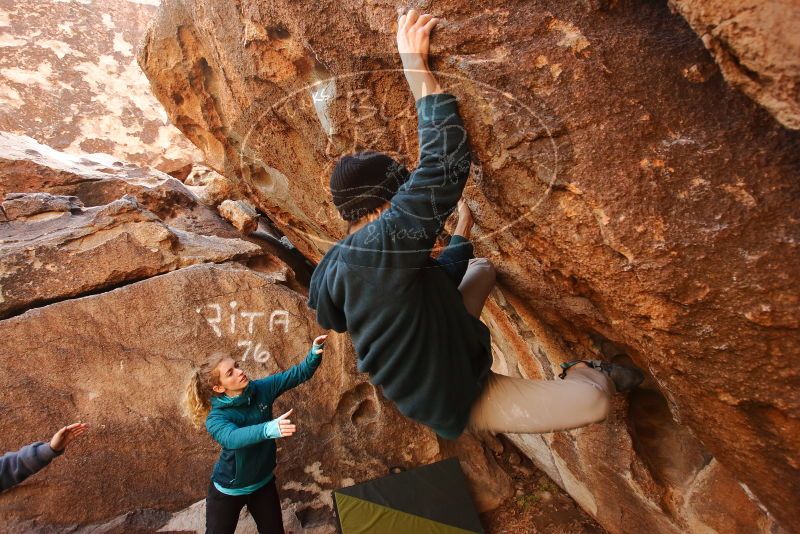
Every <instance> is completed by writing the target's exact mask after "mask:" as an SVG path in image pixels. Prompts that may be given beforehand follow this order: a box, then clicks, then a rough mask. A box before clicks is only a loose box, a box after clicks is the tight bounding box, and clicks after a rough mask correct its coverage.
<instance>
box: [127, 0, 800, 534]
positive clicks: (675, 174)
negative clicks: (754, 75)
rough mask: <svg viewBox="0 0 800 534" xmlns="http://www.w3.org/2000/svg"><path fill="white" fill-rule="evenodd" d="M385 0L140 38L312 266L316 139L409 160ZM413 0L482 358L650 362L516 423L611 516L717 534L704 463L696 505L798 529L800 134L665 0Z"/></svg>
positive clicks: (525, 366)
mask: <svg viewBox="0 0 800 534" xmlns="http://www.w3.org/2000/svg"><path fill="white" fill-rule="evenodd" d="M395 7H396V6H395V5H394V4H393V3H389V2H379V3H373V4H370V5H369V6H367V7H365V6H363V5H362V4H361V3H352V2H344V3H341V4H337V5H336V6H334V5H329V4H318V3H309V2H284V1H277V2H266V1H257V0H251V1H247V2H242V3H240V4H238V5H232V4H230V3H228V2H218V1H214V0H206V1H203V2H196V3H194V2H193V3H189V2H180V1H176V2H171V3H170V4H168V5H165V6H163V7H162V8H161V10H160V11H159V13H158V15H157V18H156V19H155V21H154V24H153V26H152V27H151V28H150V30H149V31H148V33H147V36H146V41H145V45H144V46H143V48H142V50H141V52H140V58H139V59H140V63H141V64H142V66H143V69H144V70H145V72H146V73H147V75H148V77H149V78H150V79H151V82H152V84H153V87H154V93H155V94H156V96H157V97H158V98H159V100H160V101H161V102H162V103H163V104H164V105H165V107H166V108H167V110H168V112H169V114H170V116H171V117H172V119H173V121H174V122H175V124H176V125H177V126H178V127H179V128H181V129H182V130H183V131H184V132H185V133H186V134H187V136H188V137H189V138H190V139H191V140H192V141H193V142H194V143H195V144H196V145H197V146H198V147H200V148H201V149H202V150H203V152H204V154H205V155H206V161H207V162H208V163H209V164H210V165H211V166H212V167H214V168H215V169H216V170H218V171H220V172H222V173H223V174H225V175H226V176H228V177H229V178H231V179H238V180H239V181H240V183H241V186H242V189H243V190H245V192H246V194H247V195H248V197H249V198H250V199H251V200H252V201H253V203H254V204H255V205H256V206H257V207H258V208H259V209H260V210H261V211H263V212H264V213H267V214H269V215H270V217H272V218H273V219H274V220H275V221H276V222H277V223H278V224H279V225H281V228H282V230H284V231H285V232H286V233H287V235H289V236H290V238H291V239H292V241H293V242H294V243H295V244H296V245H297V246H298V247H299V248H301V249H302V250H303V251H304V252H305V253H306V254H308V255H309V256H311V257H313V258H318V257H319V256H320V255H321V254H322V252H323V251H324V250H325V249H326V248H327V246H328V244H329V243H330V242H331V241H333V240H335V239H337V238H338V237H340V236H341V235H342V232H343V225H342V224H341V223H340V222H339V221H337V219H336V217H335V211H334V210H333V206H332V205H331V204H330V202H329V196H328V194H327V192H326V191H325V185H326V183H327V176H328V172H329V170H330V167H331V165H332V162H333V161H334V159H335V157H336V156H338V155H339V154H341V153H343V152H347V151H349V150H353V149H356V148H373V149H378V150H383V151H388V152H391V153H395V154H398V155H399V156H400V157H402V158H404V161H405V162H407V163H408V164H409V165H413V163H414V158H415V155H416V146H415V142H414V139H415V135H414V128H415V120H414V110H413V106H412V104H413V102H412V101H411V97H410V95H409V94H408V91H407V90H406V89H405V87H404V82H403V80H402V77H401V76H400V75H399V74H398V73H397V72H394V71H392V70H381V69H397V68H399V66H400V63H399V61H398V60H397V58H396V57H395V56H394V50H393V48H394V39H393V28H392V24H391V22H390V21H391V20H392V19H393V18H394V16H395ZM435 9H436V12H437V15H438V16H440V17H441V18H442V23H441V24H440V29H439V30H438V31H437V35H436V36H435V38H434V40H433V45H432V46H433V51H434V52H435V53H437V54H439V55H440V57H439V58H438V59H436V60H435V61H434V62H433V66H434V68H435V69H437V70H438V71H439V78H440V80H442V81H443V82H444V83H445V85H446V86H448V87H449V88H450V90H451V91H453V92H454V93H456V94H457V95H458V96H459V98H460V100H461V102H462V104H461V110H462V113H463V115H464V117H465V121H466V124H467V127H468V129H469V131H470V134H471V143H472V146H473V148H474V152H475V156H476V159H477V165H476V166H475V171H476V172H475V176H474V179H473V180H472V181H471V183H470V184H469V186H468V188H467V192H466V196H467V198H468V199H469V201H470V203H471V204H472V206H473V208H474V211H475V213H476V220H477V224H478V226H479V230H478V231H477V232H476V240H477V249H478V252H479V253H480V254H482V255H486V256H488V257H490V258H491V259H493V260H494V262H495V264H496V265H497V267H498V269H499V271H500V286H501V289H500V290H499V291H498V295H497V298H496V299H495V302H494V303H493V304H492V306H491V309H490V311H489V312H488V313H487V315H486V317H485V318H486V320H487V321H489V322H490V323H491V324H492V329H493V332H494V339H495V343H496V345H497V347H496V348H497V351H496V356H497V362H496V366H497V369H499V370H501V371H504V372H508V373H510V374H515V373H519V374H522V375H525V376H540V377H542V378H548V379H550V378H553V377H554V374H555V373H556V371H555V369H556V367H557V364H558V363H559V362H560V361H563V360H565V359H572V358H574V357H576V356H584V357H585V356H594V355H597V354H602V355H604V356H606V357H611V356H614V355H616V354H617V353H618V352H625V353H627V354H628V355H629V356H630V357H631V358H632V359H633V360H634V361H636V362H637V363H638V364H639V365H641V366H642V367H644V368H645V369H647V370H648V372H649V374H650V382H649V383H650V385H649V387H648V388H646V389H645V390H643V393H641V395H640V396H641V398H637V397H632V398H631V399H630V401H631V402H630V404H628V403H627V402H626V400H624V399H619V400H618V401H617V406H616V409H615V412H614V416H613V417H612V418H611V419H610V421H609V422H608V423H606V424H604V425H601V426H597V427H592V428H587V429H584V430H581V431H578V432H572V433H559V434H554V435H548V436H542V437H540V436H519V437H516V438H515V439H516V440H517V441H518V442H519V443H520V444H521V446H525V447H526V450H527V452H528V454H530V456H531V457H533V458H535V459H536V460H537V463H538V464H539V465H540V466H541V467H542V468H543V469H544V470H545V471H547V472H548V474H550V475H551V476H552V477H553V478H554V480H557V481H559V483H560V484H561V485H562V486H563V487H565V488H567V490H568V491H569V492H570V494H571V495H573V497H575V498H576V500H577V501H578V502H579V503H580V504H581V505H582V506H583V507H584V509H586V510H587V511H589V512H590V513H592V514H593V515H595V517H597V518H598V519H599V520H600V522H601V523H602V524H603V525H604V526H605V527H606V528H608V529H609V530H612V531H614V532H634V531H637V532H639V531H653V532H682V531H685V530H686V529H689V528H700V527H699V526H698V525H700V524H701V523H702V524H703V525H706V526H707V527H708V528H709V529H719V528H722V527H720V526H719V525H720V523H719V522H718V521H716V520H715V519H712V518H711V517H710V516H709V515H708V514H707V513H706V514H704V513H702V512H701V510H700V509H699V508H698V506H700V503H702V502H703V501H704V500H705V501H706V502H709V501H710V500H712V498H711V495H710V493H713V491H714V489H713V488H712V487H710V486H709V484H708V483H707V480H708V478H709V477H710V475H709V474H708V471H707V469H708V466H709V465H711V464H709V461H711V458H714V460H713V461H714V462H717V463H718V464H719V465H721V466H723V467H724V470H725V471H724V473H726V474H724V475H719V476H724V477H727V476H729V477H730V478H729V479H728V481H727V482H724V483H722V482H720V483H719V484H720V485H724V487H726V488H739V489H736V490H735V491H733V492H732V493H725V495H726V496H724V497H723V496H717V495H715V496H714V498H715V499H719V504H718V505H719V510H729V511H730V513H728V512H720V513H723V514H727V515H729V516H730V517H740V516H738V515H737V514H738V513H739V512H740V511H742V513H743V514H744V515H745V516H747V517H750V518H754V517H760V518H761V519H759V521H758V522H757V524H750V525H747V526H746V527H745V526H742V523H740V522H738V521H732V522H731V523H729V526H730V525H733V527H731V528H739V529H740V531H741V532H752V531H754V530H755V531H759V530H761V531H768V530H769V529H770V528H773V527H772V526H770V524H771V521H772V520H771V519H770V517H769V516H767V515H764V513H763V512H761V511H760V510H759V506H760V505H759V502H760V504H761V505H763V506H764V507H765V509H767V510H769V513H770V514H772V516H774V517H775V518H776V519H777V520H778V521H779V522H780V523H781V524H782V525H783V527H784V528H787V529H788V528H791V527H792V525H797V524H800V515H798V514H800V512H798V508H797V507H796V506H794V497H793V496H794V495H797V494H798V493H800V465H798V463H797V460H796V458H798V457H800V448H798V447H800V397H799V395H800V393H798V392H800V387H798V386H799V385H800V384H799V383H798V380H799V379H798V367H797V365H796V362H795V361H793V360H794V358H795V355H796V354H797V352H798V349H799V348H800V340H798V328H799V327H800V324H799V323H798V320H797V317H798V303H800V287H798V283H799V282H798V280H800V277H798V276H797V274H798V271H797V265H798V261H797V260H798V254H797V241H798V239H800V235H798V234H800V231H799V230H800V229H799V228H798V223H797V219H796V213H797V208H798V206H797V199H798V198H799V197H800V185H798V183H800V182H798V175H800V149H799V148H800V143H799V142H798V135H797V134H796V133H794V132H790V131H787V130H785V129H784V128H783V127H782V126H781V125H780V124H778V123H777V122H776V121H775V120H774V119H773V118H772V117H771V116H770V115H769V114H768V113H767V112H766V111H764V110H763V109H762V108H760V107H759V106H758V105H756V104H755V103H753V102H752V101H751V100H749V99H748V98H747V97H746V96H744V95H743V94H741V93H740V92H739V91H737V90H734V89H732V88H731V87H730V86H728V84H727V83H726V82H725V80H724V79H723V77H722V76H721V74H720V73H719V71H718V70H717V68H716V66H715V64H714V60H713V58H712V57H710V56H709V53H708V51H707V50H706V49H705V48H704V46H703V43H702V42H701V40H700V38H699V37H698V36H697V35H696V34H695V33H693V32H692V30H691V29H690V28H689V27H688V26H687V25H686V23H685V21H684V20H683V19H682V18H681V17H680V16H678V15H677V14H673V13H671V12H670V11H669V9H668V7H667V5H666V4H663V3H636V2H588V3H564V2H555V1H552V2H540V3H536V4H530V5H521V4H518V3H515V2H497V3H494V4H493V5H492V7H485V8H479V7H471V6H467V4H465V3H463V2H459V1H454V0H451V1H447V2H444V3H437V4H436V6H435ZM219 21H225V23H224V24H220V23H219ZM354 50H357V51H358V52H357V53H354V52H353V51H354ZM177 65H180V68H178V67H177ZM365 71H366V72H365ZM639 406H651V407H653V409H654V410H656V411H655V412H654V414H650V413H649V412H648V411H647V410H642V409H640V408H639ZM654 436H655V437H654ZM663 443H670V444H672V445H673V447H671V448H669V449H667V448H665V447H664V446H662V444H663ZM717 463H714V464H713V465H717ZM715 476H717V475H715ZM739 483H741V484H744V486H745V487H746V488H747V489H741V488H742V487H741V486H740V485H739ZM702 495H706V497H703V496H702ZM748 495H749V496H748ZM736 525H738V526H736Z"/></svg>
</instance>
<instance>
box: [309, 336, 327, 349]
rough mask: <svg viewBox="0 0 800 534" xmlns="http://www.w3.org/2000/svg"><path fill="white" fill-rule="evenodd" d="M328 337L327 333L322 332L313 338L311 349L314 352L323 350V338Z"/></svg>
mask: <svg viewBox="0 0 800 534" xmlns="http://www.w3.org/2000/svg"><path fill="white" fill-rule="evenodd" d="M326 339H328V334H323V335H321V336H317V337H315V338H314V344H313V345H312V346H311V351H312V352H313V353H314V354H322V351H323V350H325V340H326Z"/></svg>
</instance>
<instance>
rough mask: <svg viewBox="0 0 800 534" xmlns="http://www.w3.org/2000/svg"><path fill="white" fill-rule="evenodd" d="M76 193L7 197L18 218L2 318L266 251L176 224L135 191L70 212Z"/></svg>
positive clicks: (1, 234) (1, 270)
mask: <svg viewBox="0 0 800 534" xmlns="http://www.w3.org/2000/svg"><path fill="white" fill-rule="evenodd" d="M7 198H8V197H7ZM70 198H73V197H57V196H56V197H54V196H52V195H47V194H43V193H35V194H30V195H15V196H13V197H12V199H11V200H6V201H5V202H3V210H4V211H5V213H6V215H7V216H8V217H9V219H12V220H11V221H9V222H6V223H0V287H1V288H2V290H0V291H1V292H0V297H1V298H0V318H2V317H7V316H8V315H10V314H13V313H15V312H19V311H20V310H25V309H27V308H30V307H31V306H36V305H40V304H42V303H44V302H52V301H58V300H63V299H66V298H70V297H75V296H80V295H83V294H86V293H90V292H93V291H98V290H102V289H109V288H112V287H114V286H116V285H119V284H122V283H126V282H132V281H136V280H141V279H143V278H148V277H151V276H155V275H158V274H162V273H165V272H168V271H172V270H175V269H179V268H181V267H186V266H188V265H192V264H195V263H206V262H216V263H221V262H225V261H230V260H246V259H247V258H250V257H253V256H260V255H262V254H263V252H262V250H261V248H260V247H259V246H257V245H255V244H253V243H249V242H247V241H242V240H238V239H225V238H219V237H214V236H203V235H199V234H194V233H191V232H184V231H182V230H177V229H175V228H170V227H169V226H167V225H166V224H164V223H163V222H162V221H161V220H160V219H159V218H158V217H156V216H155V215H154V214H153V213H151V212H149V211H146V210H143V209H141V208H140V207H139V205H138V203H137V202H136V200H135V199H133V198H132V197H123V198H122V199H120V200H115V201H114V202H112V203H111V204H107V205H105V206H98V207H94V208H88V209H85V210H84V209H82V208H80V207H77V208H72V211H69V208H70V207H71V206H74V202H73V201H71V200H70ZM23 208H27V211H22V209H23ZM34 209H35V210H36V211H33V210H34ZM23 215H24V216H23Z"/></svg>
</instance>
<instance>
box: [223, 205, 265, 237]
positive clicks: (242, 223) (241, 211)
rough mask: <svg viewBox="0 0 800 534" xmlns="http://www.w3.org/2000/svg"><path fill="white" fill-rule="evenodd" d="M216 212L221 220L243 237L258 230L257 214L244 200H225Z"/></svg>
mask: <svg viewBox="0 0 800 534" xmlns="http://www.w3.org/2000/svg"><path fill="white" fill-rule="evenodd" d="M217 211H219V214H220V216H221V217H222V218H223V219H225V220H226V221H228V222H229V223H231V224H232V225H233V226H235V227H236V229H237V230H239V231H240V232H242V233H243V234H245V235H247V234H249V233H250V232H255V231H256V229H257V228H258V212H257V211H256V210H255V209H254V208H253V206H251V205H250V203H249V202H247V201H246V200H225V201H223V202H222V203H221V204H220V205H219V208H217Z"/></svg>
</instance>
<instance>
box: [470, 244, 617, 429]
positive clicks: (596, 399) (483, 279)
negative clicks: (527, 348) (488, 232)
mask: <svg viewBox="0 0 800 534" xmlns="http://www.w3.org/2000/svg"><path fill="white" fill-rule="evenodd" d="M494 282H495V270H494V267H493V266H492V264H491V262H490V261H489V260H487V259H486V258H476V259H473V260H470V262H469V265H468V267H467V272H466V274H465V275H464V278H463V280H462V281H461V284H460V285H459V286H458V289H459V291H461V297H462V299H463V300H464V307H465V308H466V309H467V311H468V312H469V313H470V314H471V315H472V316H474V317H478V318H479V317H480V314H481V310H482V309H483V306H484V304H485V303H486V299H487V298H488V296H489V293H490V292H491V291H492V287H494ZM613 394H614V383H613V382H612V381H611V379H610V378H609V377H608V375H606V374H604V373H601V372H600V371H598V370H596V369H589V368H587V367H584V366H580V367H573V368H571V369H570V370H569V371H568V372H567V377H566V378H565V379H564V380H527V379H524V378H515V377H511V376H505V375H500V374H497V373H494V372H492V371H490V372H489V377H488V379H487V382H486V386H485V387H484V389H483V392H482V393H481V395H480V396H479V397H478V398H477V399H476V400H475V403H474V404H473V405H472V412H471V414H470V418H469V423H468V425H467V427H468V428H469V429H470V430H472V431H485V430H488V431H490V432H495V433H497V432H508V433H514V434H540V433H544V432H554V431H558V430H570V429H573V428H579V427H582V426H586V425H590V424H592V423H597V422H600V421H602V420H604V419H605V418H606V417H607V416H608V412H609V410H610V409H611V395H613Z"/></svg>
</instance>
